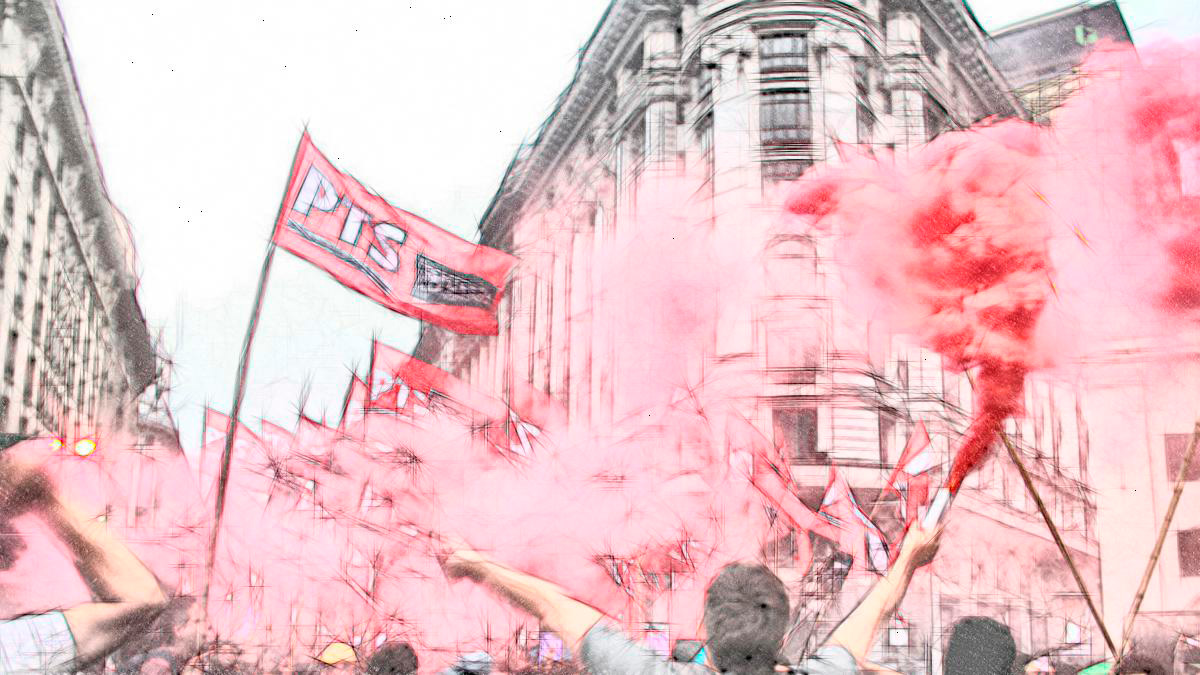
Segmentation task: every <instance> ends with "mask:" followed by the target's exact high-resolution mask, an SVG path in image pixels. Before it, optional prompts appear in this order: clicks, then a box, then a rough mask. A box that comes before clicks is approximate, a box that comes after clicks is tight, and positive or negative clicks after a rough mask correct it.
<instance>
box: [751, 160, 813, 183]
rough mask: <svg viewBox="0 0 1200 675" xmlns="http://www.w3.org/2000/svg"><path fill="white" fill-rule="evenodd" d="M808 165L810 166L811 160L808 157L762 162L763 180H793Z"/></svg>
mask: <svg viewBox="0 0 1200 675" xmlns="http://www.w3.org/2000/svg"><path fill="white" fill-rule="evenodd" d="M810 166H812V160H808V159H788V160H773V161H769V162H763V165H762V176H763V180H766V181H783V180H795V179H797V178H799V177H800V176H801V175H802V174H803V173H804V172H805V171H806V170H807V169H808V167H810Z"/></svg>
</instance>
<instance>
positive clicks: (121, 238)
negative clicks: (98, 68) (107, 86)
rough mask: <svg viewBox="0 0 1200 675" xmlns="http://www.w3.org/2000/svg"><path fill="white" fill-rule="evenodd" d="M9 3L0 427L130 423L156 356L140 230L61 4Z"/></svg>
mask: <svg viewBox="0 0 1200 675" xmlns="http://www.w3.org/2000/svg"><path fill="white" fill-rule="evenodd" d="M2 6H3V16H2V18H0V35H2V37H3V47H2V48H0V50H2V53H0V61H2V63H3V65H2V66H0V68H2V72H0V75H2V77H0V167H6V168H7V172H5V174H4V175H3V176H0V181H3V183H2V184H0V191H2V193H3V199H4V202H3V212H2V215H0V218H2V220H0V308H3V311H0V360H2V362H3V380H0V429H2V430H4V431H10V432H48V433H56V434H62V435H65V436H68V437H74V436H79V435H86V434H91V433H94V432H95V431H96V428H97V427H98V426H106V427H110V428H111V427H115V428H121V427H126V426H129V425H130V424H131V423H132V422H133V420H134V419H135V418H136V413H137V410H136V406H134V405H133V401H134V399H135V398H136V396H137V395H138V394H139V393H140V392H141V390H142V389H143V388H144V387H145V385H146V383H148V381H149V378H148V375H152V374H153V372H154V361H155V355H154V350H153V348H152V347H151V345H150V342H149V335H148V334H147V331H146V326H145V321H144V319H143V317H142V315H141V312H140V309H138V307H137V301H136V298H135V296H134V290H133V289H134V287H135V283H136V278H135V276H134V275H135V270H134V268H133V265H134V257H133V242H132V236H131V234H130V231H129V228H128V224H127V223H125V221H124V219H123V218H121V217H120V214H119V213H118V212H116V210H115V209H114V207H113V206H112V205H111V203H110V202H109V201H108V197H107V194H106V191H105V188H104V183H103V176H102V175H101V173H100V168H99V164H98V162H97V158H96V156H95V153H94V148H93V145H92V139H91V136H90V131H89V129H88V127H87V120H86V116H85V114H84V112H83V107H82V102H81V101H80V99H79V94H78V90H77V87H76V83H75V81H74V76H73V74H72V70H71V65H70V61H69V56H68V54H67V52H66V47H65V42H64V36H63V32H62V25H61V21H60V17H59V16H58V11H57V7H56V6H55V5H54V3H53V2H52V0H46V2H35V1H32V0H27V1H24V2H8V3H3V4H2Z"/></svg>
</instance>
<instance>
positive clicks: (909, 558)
mask: <svg viewBox="0 0 1200 675" xmlns="http://www.w3.org/2000/svg"><path fill="white" fill-rule="evenodd" d="M16 440H18V439H17V438H15V437H4V438H0V448H3V447H7V446H9V445H11V444H13V443H14V442H15V441H16ZM0 511H2V514H3V516H4V517H6V518H8V517H14V516H17V515H22V514H33V515H36V516H37V517H39V518H40V519H42V520H43V521H44V522H45V524H46V525H47V526H48V527H49V528H50V530H51V531H52V532H53V533H54V534H55V536H57V538H58V539H59V540H60V542H61V543H62V545H63V546H64V547H65V550H67V551H69V553H70V556H71V558H72V561H73V563H74V565H75V568H76V570H77V571H78V574H79V576H80V578H81V579H82V580H83V581H84V582H85V583H86V584H87V586H88V588H89V589H90V590H91V593H92V595H93V597H94V602H89V603H85V604H80V605H76V606H73V607H64V608H59V609H53V610H49V611H44V612H42V613H37V614H29V615H25V616H20V617H14V618H10V619H8V620H6V621H3V622H0V672H2V673H54V672H59V673H69V672H80V671H84V672H98V671H99V670H102V669H103V668H104V666H105V664H106V663H107V664H110V665H115V666H116V668H117V671H118V672H127V673H147V674H148V673H180V672H215V673H221V672H229V673H234V672H245V671H244V670H242V669H239V667H238V666H237V665H236V659H235V660H226V659H223V657H222V647H223V646H222V645H221V644H220V642H219V641H215V640H212V639H211V638H212V636H211V635H209V634H208V631H206V629H205V626H204V617H203V612H202V611H200V608H199V603H197V602H195V601H194V600H193V599H192V598H188V597H174V598H173V597H171V596H170V595H169V594H168V592H167V590H165V589H164V587H163V585H162V584H160V582H159V581H158V580H157V579H156V578H155V576H154V574H153V573H152V572H151V571H150V570H149V569H148V568H147V566H146V565H145V564H143V563H142V561H140V560H139V559H138V557H137V556H136V555H135V554H134V553H133V552H132V551H131V550H130V549H129V548H128V547H127V546H126V544H124V543H123V542H121V541H119V540H118V539H116V538H114V537H112V536H111V535H110V534H108V533H107V531H106V528H105V527H104V525H103V524H102V523H97V522H95V521H94V520H91V519H88V518H86V517H84V516H83V515H82V514H81V512H80V511H79V510H78V509H77V508H75V507H74V506H73V505H72V504H71V503H70V501H69V500H68V499H67V498H65V497H64V496H63V495H60V494H58V492H57V491H56V490H55V489H54V486H53V484H52V481H51V480H50V478H49V476H47V475H46V473H45V471H43V470H42V468H41V467H39V466H38V465H36V464H35V463H28V462H24V461H22V460H21V459H19V458H14V457H10V456H8V455H7V454H2V453H0ZM941 535H942V530H941V528H940V527H935V528H932V529H929V528H926V527H924V526H921V525H920V524H917V525H914V526H913V527H912V528H911V529H910V530H909V531H908V533H907V534H906V535H905V537H904V539H903V541H902V544H901V546H900V550H899V552H898V555H897V557H896V559H895V562H894V564H893V565H892V566H891V567H890V569H889V570H888V572H887V574H886V575H884V576H882V577H881V578H880V579H879V580H878V581H877V582H876V583H875V585H874V586H873V587H872V588H871V589H870V590H869V591H868V592H867V594H866V595H865V596H864V597H863V599H862V600H861V601H860V602H859V603H858V604H857V605H856V606H855V607H854V608H853V610H852V611H850V612H849V613H848V614H847V615H846V616H845V617H844V618H843V619H842V620H841V622H840V623H839V624H838V625H837V627H836V628H835V629H834V630H833V631H832V633H830V634H829V636H828V637H827V638H826V640H825V641H824V643H823V644H822V645H821V646H820V647H819V648H818V649H816V650H815V651H814V652H813V653H812V654H810V655H808V656H807V657H806V658H804V659H803V660H801V661H800V662H798V663H792V664H787V663H784V662H783V659H782V658H781V656H780V653H781V648H782V646H783V641H784V637H785V632H786V631H787V629H788V625H789V616H790V613H789V599H788V593H787V590H786V588H785V586H784V584H783V582H782V581H781V580H780V579H779V578H778V577H777V576H776V575H775V574H774V573H773V572H772V571H771V570H770V569H769V568H768V567H766V566H764V565H761V564H758V563H755V562H748V561H729V564H727V565H726V566H725V567H724V568H722V569H721V571H720V573H719V574H717V575H716V577H715V578H714V579H712V580H711V582H710V583H709V585H708V587H707V589H706V591H705V602H704V626H705V632H706V639H705V641H704V642H702V643H701V642H695V641H680V642H679V643H677V644H676V645H675V649H674V651H673V653H672V658H671V659H670V660H665V659H661V658H660V657H659V656H657V655H656V654H655V653H654V652H652V651H650V650H649V649H647V648H645V647H643V646H640V645H638V644H637V643H636V642H635V641H634V640H633V639H632V638H631V637H630V636H628V635H626V634H624V633H623V632H622V630H621V629H620V627H619V626H618V624H617V623H616V622H615V621H614V620H613V619H612V618H611V617H607V616H605V615H604V614H603V613H602V612H601V611H600V610H598V609H596V608H594V607H592V606H590V605H589V604H587V603H585V602H582V601H580V600H577V599H576V598H575V597H574V596H573V594H572V592H571V591H570V590H569V589H564V588H560V587H559V586H557V585H555V584H553V583H550V582H548V581H545V580H543V579H540V578H538V577H536V576H533V575H530V574H527V573H524V572H522V571H519V570H516V569H512V568H510V567H508V566H506V565H504V564H502V563H500V562H498V561H496V560H493V559H491V558H489V557H488V556H487V555H486V554H484V553H482V552H479V551H476V550H474V549H472V548H471V546H470V545H469V544H468V543H467V542H464V541H461V540H458V539H455V538H454V537H453V536H451V535H447V534H442V535H433V536H432V537H431V538H430V544H431V545H430V554H431V555H436V556H437V557H438V560H439V561H440V562H441V565H442V568H443V569H444V570H445V572H446V574H447V575H448V576H449V577H451V578H455V579H463V580H468V581H471V582H474V583H478V584H481V585H484V586H486V587H487V588H489V589H490V590H491V591H493V592H494V593H497V594H499V595H500V596H502V597H504V598H505V599H507V600H508V601H510V602H511V603H513V604H514V605H515V606H516V607H517V608H519V609H521V610H523V611H525V612H528V613H529V614H530V615H532V616H533V617H535V618H536V619H537V620H538V621H540V623H541V625H542V626H543V627H545V628H547V629H550V630H552V631H554V632H555V633H556V634H557V635H558V636H560V637H561V638H562V640H563V642H564V645H565V646H566V647H567V648H568V649H569V653H571V654H575V655H577V656H578V658H577V659H576V660H574V661H560V662H556V663H552V664H546V665H543V666H538V667H534V668H531V669H527V670H524V671H520V670H518V671H513V672H514V674H515V673H551V672H553V673H563V674H564V675H565V674H566V673H582V672H586V673H594V674H595V675H636V674H638V673H646V674H657V673H681V674H683V673H696V674H700V673H706V672H720V673H734V674H737V675H760V674H766V673H774V672H789V673H810V674H817V673H857V672H893V671H889V670H888V669H886V668H883V667H881V666H878V665H876V664H873V663H871V662H870V660H869V655H870V653H871V650H872V646H873V644H874V641H875V639H876V636H877V633H879V631H880V628H881V626H883V625H884V623H885V622H886V621H887V620H888V618H889V617H890V616H891V615H892V614H893V612H894V611H895V610H896V608H897V607H898V606H899V604H900V602H901V600H902V599H903V597H904V595H905V593H906V591H907V589H908V586H909V583H910V581H911V580H912V578H913V575H914V574H916V572H917V570H918V569H920V568H921V567H922V566H924V565H926V564H928V563H930V562H931V561H932V560H933V559H934V557H935V555H936V552H937V549H938V547H939V545H940V539H941ZM429 609H430V611H437V608H435V607H431V608H429ZM344 647H345V650H346V653H347V656H346V658H341V659H325V660H324V661H322V660H319V659H315V658H314V660H313V663H312V664H311V666H310V667H309V670H311V671H312V672H320V671H322V670H328V671H333V672H338V671H349V672H361V673H373V674H384V673H392V674H415V673H417V672H418V668H419V667H420V654H418V653H417V651H416V650H414V648H413V647H412V646H411V645H409V644H407V643H404V642H386V643H384V644H382V645H379V646H377V647H376V648H375V649H373V650H372V651H371V652H370V653H369V654H363V655H362V658H361V659H360V658H358V655H357V654H356V653H355V650H354V649H353V648H351V647H349V646H348V645H345V646H344ZM943 653H944V657H943V661H942V666H943V672H944V673H946V675H1002V674H1005V673H1010V672H1011V673H1065V672H1081V673H1094V672H1120V673H1154V674H1158V673H1168V672H1171V668H1172V665H1171V663H1170V655H1166V656H1164V655H1161V654H1160V655H1148V654H1144V653H1137V652H1135V653H1133V654H1131V655H1128V656H1126V657H1125V658H1124V659H1123V660H1122V662H1121V663H1120V664H1119V666H1118V669H1117V670H1111V668H1110V666H1109V665H1108V664H1098V665H1097V666H1094V667H1092V668H1090V669H1084V670H1082V671H1075V670H1072V669H1070V668H1068V667H1066V666H1064V665H1063V664H1062V663H1059V662H1056V661H1055V659H1054V655H1053V654H1052V653H1049V652H1047V653H1044V654H1031V655H1025V654H1019V653H1018V651H1017V648H1016V643H1015V641H1014V639H1013V635H1012V633H1011V631H1010V630H1009V629H1008V627H1006V626H1004V625H1003V624H1001V623H999V622H997V621H995V620H993V619H990V618H984V617H971V618H966V619H962V620H960V621H959V622H958V623H957V624H956V625H955V626H954V627H953V629H952V632H951V634H950V636H949V638H948V640H947V641H946V644H945V645H944V650H943ZM492 672H499V670H498V667H497V665H496V664H494V663H493V660H492V658H491V656H489V655H488V654H487V653H485V652H477V653H471V654H465V655H463V656H462V657H461V658H459V659H458V661H457V662H456V663H455V664H454V665H453V666H451V667H450V668H449V669H447V670H445V671H443V675H467V674H475V675H481V674H484V673H492Z"/></svg>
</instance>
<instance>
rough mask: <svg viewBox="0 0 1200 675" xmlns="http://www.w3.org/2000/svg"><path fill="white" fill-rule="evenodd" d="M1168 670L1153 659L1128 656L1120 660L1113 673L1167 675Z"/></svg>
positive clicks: (1141, 656) (1143, 656) (1142, 656)
mask: <svg viewBox="0 0 1200 675" xmlns="http://www.w3.org/2000/svg"><path fill="white" fill-rule="evenodd" d="M1167 672H1168V669H1167V667H1166V666H1164V665H1163V664H1161V663H1159V662H1158V661H1156V660H1155V659H1152V658H1150V657H1149V656H1145V655H1142V654H1130V655H1129V656H1127V657H1125V658H1123V659H1121V665H1120V666H1118V667H1117V669H1116V670H1114V671H1113V673H1114V674H1116V673H1149V674H1150V675H1167Z"/></svg>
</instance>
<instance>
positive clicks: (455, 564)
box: [445, 548, 604, 650]
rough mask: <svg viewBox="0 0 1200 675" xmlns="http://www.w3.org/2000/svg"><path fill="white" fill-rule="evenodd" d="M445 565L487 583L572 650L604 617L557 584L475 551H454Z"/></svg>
mask: <svg viewBox="0 0 1200 675" xmlns="http://www.w3.org/2000/svg"><path fill="white" fill-rule="evenodd" d="M445 565H446V570H447V572H449V573H451V574H453V575H457V576H466V577H470V578H471V579H474V580H475V581H478V582H480V583H483V584H487V585H488V586H490V587H491V588H492V589H494V590H495V591H497V592H498V593H500V594H501V595H503V596H505V597H506V598H508V600H509V601H510V602H512V603H513V604H515V605H517V606H518V607H521V608H522V609H524V610H526V611H528V612H529V613H530V614H533V615H534V616H536V617H537V618H538V619H540V620H541V621H542V623H543V624H545V625H546V626H547V627H549V628H550V629H551V630H553V631H554V632H555V633H558V635H559V637H561V638H562V639H563V640H564V641H565V642H566V643H567V644H568V645H570V646H571V649H572V650H578V648H579V645H580V643H581V642H583V637H584V636H585V635H587V632H588V631H589V630H591V629H592V626H595V625H596V623H597V622H599V621H600V620H601V619H603V618H604V614H603V613H601V612H600V610H598V609H596V608H595V607H592V606H591V605H588V604H587V603H584V602H580V601H579V600H576V599H575V598H572V597H571V596H569V595H567V592H566V591H564V590H563V589H562V588H560V587H558V586H557V585H555V584H552V583H550V582H549V581H546V580H544V579H539V578H537V577H535V576H532V575H529V574H525V573H524V572H518V571H516V570H514V569H511V568H509V567H506V566H504V565H501V564H500V563H497V562H495V561H493V560H490V559H488V558H487V557H486V556H484V555H483V554H481V553H478V552H476V551H472V550H469V549H463V548H460V549H458V550H455V551H454V552H452V553H450V555H449V556H448V557H447V559H446V562H445Z"/></svg>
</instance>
